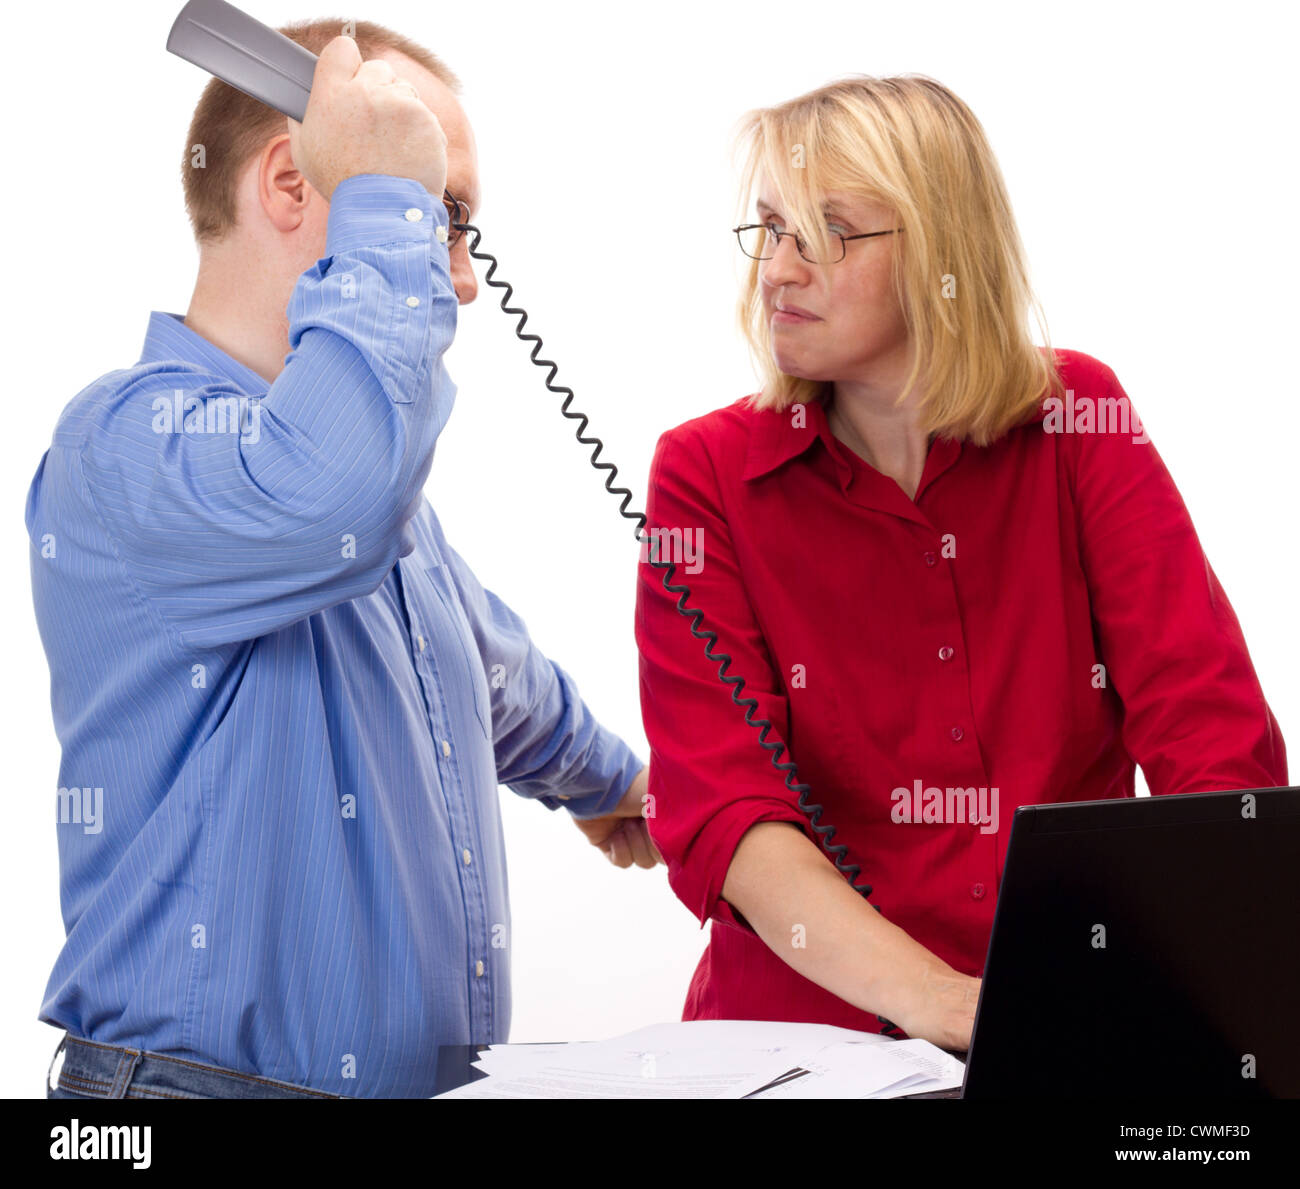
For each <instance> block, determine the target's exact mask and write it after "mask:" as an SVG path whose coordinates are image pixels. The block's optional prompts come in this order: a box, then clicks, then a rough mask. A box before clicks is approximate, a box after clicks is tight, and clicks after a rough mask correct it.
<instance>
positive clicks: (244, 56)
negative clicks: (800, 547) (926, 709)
mask: <svg viewBox="0 0 1300 1189" xmlns="http://www.w3.org/2000/svg"><path fill="white" fill-rule="evenodd" d="M167 49H168V51H169V52H170V53H173V54H176V55H177V56H178V57H181V58H184V59H185V60H186V61H187V62H192V63H193V64H194V65H195V66H198V67H200V68H201V69H203V70H206V71H207V72H208V73H209V74H213V75H216V77H217V78H219V79H221V80H222V81H223V82H225V83H229V84H230V85H231V86H232V87H235V88H236V89H238V90H240V91H243V92H245V93H246V94H248V95H251V96H252V97H253V98H254V99H258V100H260V101H261V102H262V103H265V104H266V105H267V106H268V107H272V108H274V109H275V110H276V111H279V112H283V113H284V114H285V115H286V116H290V117H292V118H293V119H295V120H298V121H299V122H301V121H302V118H303V116H304V114H305V113H306V111H307V97H308V96H309V95H310V94H311V84H312V79H313V77H314V75H315V70H316V55H315V54H313V53H312V52H311V51H310V50H308V49H304V48H303V47H302V46H300V45H298V44H297V42H294V41H291V40H290V39H289V38H287V37H285V36H284V34H282V33H280V32H278V31H276V30H275V29H271V28H269V27H268V26H266V25H263V24H262V23H261V22H260V21H257V20H254V18H252V17H251V16H249V15H248V14H247V13H245V12H242V11H240V10H239V9H238V8H236V7H235V6H234V5H233V4H227V3H225V0H189V3H188V4H186V5H185V7H184V8H183V9H181V11H180V13H179V15H178V16H177V17H176V20H175V22H174V24H173V25H172V29H171V33H170V34H169V35H168V38H167ZM461 205H462V206H463V205H464V204H461ZM466 213H467V214H468V210H467V211H466ZM452 226H453V228H454V229H455V230H457V231H462V232H467V233H468V234H469V235H470V236H471V239H470V242H469V254H470V255H471V256H472V257H474V259H476V260H483V261H486V262H487V264H488V269H487V272H486V274H485V275H484V278H483V279H484V281H485V282H486V283H487V284H489V285H491V286H493V287H494V288H496V289H503V290H505V292H504V293H502V295H501V302H500V306H501V309H502V311H504V312H505V313H507V314H510V315H515V316H517V318H518V321H517V322H516V323H515V328H514V330H515V335H516V337H518V338H519V339H521V340H522V341H523V342H526V343H528V342H531V343H532V344H533V346H532V350H531V351H530V352H529V357H530V358H531V360H532V362H533V363H535V364H536V365H537V366H538V367H544V368H549V369H550V372H549V374H548V375H547V376H546V378H545V380H544V381H543V382H544V383H545V385H546V387H547V389H548V390H549V391H550V392H553V393H555V394H556V395H557V396H563V397H564V400H563V402H562V403H561V405H560V412H561V414H562V415H563V416H565V417H567V418H569V419H570V420H574V421H577V422H578V423H579V424H578V425H577V426H576V427H575V430H574V435H575V437H576V438H577V439H578V441H579V442H580V443H581V444H582V445H584V446H591V447H593V449H592V451H591V456H590V459H589V461H590V462H591V465H592V466H593V467H594V468H595V469H596V470H598V471H608V472H609V473H608V474H607V475H606V476H605V490H606V491H608V492H609V493H610V495H614V496H621V497H622V499H621V500H620V502H619V515H620V516H622V517H623V518H624V519H626V520H632V521H635V522H636V538H637V541H638V542H639V543H642V544H645V543H646V542H647V541H648V538H647V536H646V534H645V524H646V517H645V514H644V513H641V512H629V511H628V510H627V506H628V503H629V502H630V501H631V499H632V493H631V491H629V490H628V489H627V488H626V487H615V486H614V485H613V484H614V480H615V478H616V477H617V475H618V468H617V467H616V466H615V465H614V464H613V463H612V462H601V461H600V454H601V451H602V450H604V448H605V444H604V442H602V441H601V440H600V439H599V438H597V437H586V436H584V435H585V434H586V430H587V418H586V416H585V415H584V414H582V413H579V412H577V411H576V410H572V411H571V410H570V408H569V405H570V404H571V403H572V401H573V389H572V388H567V387H565V386H564V385H562V384H555V383H554V382H553V381H554V379H555V376H556V373H557V372H558V371H559V368H558V367H557V366H556V364H555V363H554V362H552V361H551V360H549V359H539V358H538V352H539V351H541V349H542V340H541V338H540V337H539V336H537V335H535V334H526V333H525V332H524V326H525V325H526V324H527V322H528V314H527V312H526V311H525V310H523V309H521V308H519V307H516V306H511V305H509V304H508V303H509V301H510V299H511V297H512V296H513V294H514V288H513V287H512V286H511V285H510V284H508V283H507V282H505V281H502V280H498V279H496V277H495V273H496V270H497V260H496V257H495V256H493V255H491V254H490V253H488V252H480V251H479V250H478V245H479V239H480V238H481V236H480V233H479V229H478V228H477V227H475V226H474V225H473V224H472V223H453V225H452ZM656 543H657V542H649V548H648V549H647V555H648V556H647V560H648V562H649V564H650V565H652V566H654V567H655V568H656V569H659V570H661V571H662V572H663V577H662V581H663V587H664V590H666V591H668V592H669V593H670V594H675V595H678V596H679V597H678V599H677V604H676V609H677V612H678V613H679V614H680V615H682V616H684V617H685V618H686V619H688V620H690V621H691V622H690V625H689V630H690V633H691V635H692V636H694V637H695V638H696V639H697V640H703V641H704V642H705V644H704V655H705V656H706V657H707V658H708V659H709V660H711V661H714V662H716V663H717V664H718V679H719V680H720V681H722V682H723V683H724V684H725V685H729V686H731V687H732V688H731V700H732V702H734V703H735V704H736V706H737V707H739V708H740V709H742V710H744V711H745V722H746V723H747V724H748V725H749V726H751V727H753V728H755V730H757V731H758V744H759V746H760V747H762V748H764V749H765V750H766V751H767V752H768V753H769V756H768V758H769V759H770V760H771V763H772V766H773V767H774V768H775V769H776V770H777V771H778V772H783V773H784V774H785V786H786V788H787V789H789V790H790V791H791V792H792V793H795V794H796V795H797V797H798V805H799V808H800V810H802V812H803V813H804V814H805V815H806V816H807V818H808V819H809V822H810V824H811V825H812V828H813V830H814V831H815V832H816V833H817V835H818V837H819V839H820V841H821V845H822V849H823V850H825V851H826V853H827V854H828V855H829V856H830V857H831V859H832V861H833V862H834V864H835V868H836V870H837V871H839V872H841V873H842V874H843V875H844V876H846V877H847V879H848V881H849V884H850V886H852V888H853V890H854V891H855V892H857V893H859V894H860V895H861V896H863V897H864V898H865V897H869V896H870V895H871V885H870V884H865V883H863V884H859V883H855V882H854V881H855V880H856V879H857V877H858V875H859V874H860V873H861V870H862V869H861V868H860V867H859V866H858V865H857V864H856V863H848V862H845V856H846V855H847V854H848V847H847V846H845V845H844V844H843V843H836V844H832V839H833V838H834V837H835V827H834V826H832V825H830V824H828V823H826V824H823V823H822V820H821V817H822V812H823V807H822V806H820V805H815V804H813V803H812V802H811V801H810V800H809V799H808V796H809V793H811V791H812V790H811V788H810V787H809V786H808V785H806V784H803V783H801V782H800V781H799V780H798V771H799V770H798V768H797V767H796V765H795V763H794V761H793V760H787V761H786V762H785V763H782V762H781V756H782V755H783V754H784V752H785V744H783V743H780V742H778V741H775V740H773V741H771V742H769V741H768V738H767V736H768V733H769V732H770V731H771V729H772V723H771V720H769V719H766V718H755V717H754V711H755V710H756V709H757V708H758V700H757V699H756V698H742V697H741V696H740V694H741V692H742V691H743V690H744V688H745V679H744V678H743V677H739V676H737V675H735V674H728V672H727V669H728V667H729V666H730V664H731V657H730V656H729V655H728V654H727V653H725V652H715V651H714V645H716V644H717V642H718V634H717V633H716V632H713V631H709V630H701V629H700V621H701V620H702V619H703V618H704V612H703V611H701V610H700V609H699V608H689V607H687V606H686V600H687V599H688V598H689V597H690V594H691V591H690V587H688V586H686V585H684V584H676V585H674V584H673V581H672V579H673V574H674V571H675V570H676V568H677V567H676V565H675V564H674V563H673V562H671V561H661V560H659V558H658V557H656V556H653V554H655V553H656V552H657V550H656V549H655V548H654V546H655V544H656ZM872 907H873V908H874V909H875V910H876V911H877V912H879V911H880V906H879V905H878V904H873V905H872ZM876 1018H877V1019H878V1020H879V1021H880V1023H881V1025H882V1026H883V1030H884V1031H886V1032H896V1031H899V1029H898V1028H897V1026H896V1025H894V1024H891V1023H890V1022H889V1021H888V1020H886V1019H885V1018H884V1017H883V1016H877V1017H876Z"/></svg>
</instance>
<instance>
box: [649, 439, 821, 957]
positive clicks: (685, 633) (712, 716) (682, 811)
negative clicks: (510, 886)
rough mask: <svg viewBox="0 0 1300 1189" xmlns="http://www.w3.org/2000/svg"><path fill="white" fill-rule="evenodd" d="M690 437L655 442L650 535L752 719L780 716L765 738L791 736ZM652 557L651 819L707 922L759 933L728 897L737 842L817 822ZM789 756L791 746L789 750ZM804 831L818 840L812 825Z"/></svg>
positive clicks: (685, 896) (682, 890)
mask: <svg viewBox="0 0 1300 1189" xmlns="http://www.w3.org/2000/svg"><path fill="white" fill-rule="evenodd" d="M687 432H689V431H687ZM682 433H683V431H682V430H680V429H679V430H676V431H670V432H668V433H665V434H664V435H663V436H662V437H660V439H659V442H658V444H657V446H656V448H655V455H654V460H653V462H652V463H651V467H650V483H649V493H648V498H647V508H646V514H647V522H646V527H647V531H648V532H649V533H653V532H654V530H656V529H663V530H665V532H664V534H663V536H662V538H661V539H662V540H663V541H664V548H663V550H662V551H661V552H660V558H661V560H664V561H677V562H678V564H677V566H676V569H675V571H674V573H673V577H672V580H671V581H672V584H673V585H682V584H685V585H686V586H688V587H689V588H690V595H689V596H688V598H687V600H686V606H687V607H688V608H698V609H700V610H701V611H703V613H704V615H703V619H701V620H700V621H699V624H698V627H697V629H696V630H698V631H713V632H716V633H717V636H718V639H717V642H716V644H714V645H713V646H712V648H711V651H713V652H714V653H726V654H728V655H730V656H731V658H732V662H731V664H730V666H729V667H728V669H727V674H728V676H739V677H742V678H744V681H745V685H744V689H743V690H742V691H741V693H740V697H742V698H748V697H752V698H755V699H757V701H758V706H757V707H756V708H755V710H754V714H753V717H754V718H756V719H758V718H766V719H768V720H770V721H771V723H772V729H771V731H769V732H768V735H767V741H768V742H772V741H779V742H781V743H785V741H786V737H787V729H788V722H789V718H788V706H787V702H786V697H785V694H784V692H783V690H782V688H781V683H780V682H779V681H778V679H777V677H776V674H775V671H774V668H773V665H772V661H771V658H770V656H769V654H768V650H767V646H766V643H765V641H764V639H763V635H762V632H761V631H760V629H759V626H758V622H757V620H756V618H755V615H754V611H753V609H752V607H751V605H750V602H749V598H748V596H747V594H746V592H745V586H744V581H743V576H742V574H741V572H740V567H739V565H738V563H737V559H736V555H735V551H734V548H733V545H732V540H731V534H730V532H729V531H728V525H727V520H726V517H725V514H724V513H723V511H722V501H721V499H720V498H719V491H718V483H717V479H716V476H715V474H714V470H713V466H712V464H711V462H710V460H709V457H708V455H707V453H706V451H705V449H704V447H703V445H702V444H699V442H698V439H693V440H692V439H691V438H688V437H684V436H674V435H682ZM669 530H684V531H687V532H689V533H690V534H691V536H690V537H689V538H688V539H689V540H690V541H691V542H692V545H693V546H694V547H695V549H696V550H698V552H697V554H695V555H693V556H692V555H691V554H684V553H681V552H675V553H674V552H670V551H669V548H670V546H669V543H670V542H671V541H673V540H676V539H679V538H675V537H673V536H672V535H671V533H670V532H669ZM646 554H647V550H646V548H645V546H643V547H642V560H641V561H640V562H639V564H638V567H637V570H638V577H637V598H636V640H637V645H638V647H639V649H640V685H641V711H642V717H643V719H644V723H645V732H646V738H647V740H648V741H649V744H650V775H649V795H650V798H651V802H650V805H651V806H652V812H650V813H647V825H648V827H649V830H650V835H651V837H652V838H653V839H654V842H655V845H656V846H657V847H658V848H659V851H660V853H661V854H662V855H663V857H664V860H665V862H666V863H667V866H668V881H669V884H670V885H671V887H672V889H673V891H674V892H675V893H676V894H677V896H678V897H679V898H680V899H681V900H682V902H683V903H684V904H685V905H686V906H687V907H688V908H689V909H690V910H691V911H692V912H693V913H695V915H696V916H697V917H698V918H699V920H700V923H701V926H703V924H704V923H705V922H707V921H708V920H710V919H713V920H718V921H721V922H723V923H724V924H726V925H730V926H733V927H735V928H739V929H742V930H744V931H746V932H749V933H751V934H752V933H753V932H754V930H753V929H752V928H751V926H750V925H749V923H748V922H747V921H746V920H745V919H744V917H743V916H741V915H740V914H738V913H736V912H734V911H733V910H732V908H731V906H730V905H728V904H727V902H726V901H725V900H722V899H721V898H720V897H721V893H722V884H723V880H724V879H725V877H726V874H727V869H728V867H729V866H730V865H731V858H732V855H733V853H734V852H735V849H736V846H737V844H738V843H739V842H740V839H741V837H742V835H744V833H745V832H746V831H747V830H748V829H749V828H750V827H751V826H753V825H755V824H756V823H758V822H764V821H789V822H795V823H797V824H799V825H805V823H806V822H807V819H806V818H805V817H804V815H803V813H802V812H801V811H800V810H799V808H798V800H797V797H796V796H795V794H794V793H792V792H790V791H789V790H788V789H787V788H786V787H785V781H784V775H783V773H781V772H778V771H777V770H776V769H775V768H774V767H773V765H772V762H771V759H770V758H769V756H770V753H769V752H768V751H767V750H765V749H764V748H763V747H761V746H760V745H759V730H758V729H757V728H755V727H752V726H750V725H749V724H748V723H746V721H745V711H744V709H742V708H741V707H738V706H737V705H735V703H734V702H732V700H731V691H732V689H733V688H734V687H733V686H731V685H727V684H725V683H724V682H722V681H721V680H720V679H719V677H718V668H719V662H716V661H710V660H709V659H708V658H707V657H706V656H705V652H704V650H705V641H703V640H700V639H697V638H696V637H695V636H693V635H692V634H691V630H690V629H691V622H692V621H691V619H689V618H688V617H686V616H684V615H682V614H681V613H680V612H679V611H678V610H677V600H678V598H679V597H680V596H679V595H678V594H671V593H669V592H668V591H666V590H665V589H664V586H663V573H664V570H663V569H662V568H660V567H657V566H653V565H651V564H650V562H649V561H648V560H646ZM697 563H698V564H697ZM692 569H698V573H691V572H689V571H690V570H692ZM788 758H789V753H788V752H787V753H785V754H784V755H783V756H782V759H783V760H785V759H788ZM805 834H807V835H808V836H809V837H815V836H814V835H813V834H812V832H811V829H810V828H807V827H806V828H805Z"/></svg>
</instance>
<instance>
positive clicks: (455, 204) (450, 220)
mask: <svg viewBox="0 0 1300 1189" xmlns="http://www.w3.org/2000/svg"><path fill="white" fill-rule="evenodd" d="M442 205H443V206H445V207H446V208H447V251H449V252H450V251H451V249H452V248H454V247H455V246H456V245H457V244H458V243H459V242H460V237H461V236H462V235H464V234H465V233H464V231H458V230H457V229H456V224H457V223H468V222H469V207H468V206H466V205H465V204H464V203H463V202H461V200H460V199H459V198H457V197H456V196H455V195H454V194H453V193H452V192H451V191H450V190H444V191H443V192H442Z"/></svg>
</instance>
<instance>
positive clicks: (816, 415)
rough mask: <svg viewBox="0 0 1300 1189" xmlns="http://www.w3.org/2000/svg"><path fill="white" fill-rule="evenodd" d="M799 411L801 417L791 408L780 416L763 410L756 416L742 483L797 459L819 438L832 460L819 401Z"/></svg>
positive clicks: (823, 415) (827, 433)
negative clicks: (801, 411)
mask: <svg viewBox="0 0 1300 1189" xmlns="http://www.w3.org/2000/svg"><path fill="white" fill-rule="evenodd" d="M802 408H803V414H802V416H796V413H797V412H798V410H797V409H796V408H795V407H794V406H791V407H790V408H788V409H785V410H784V411H782V412H776V411H774V410H771V409H765V410H763V411H762V412H760V413H759V414H758V415H757V417H756V418H755V420H754V426H753V429H752V431H751V432H750V435H749V453H748V454H747V455H746V457H745V469H744V471H743V472H742V474H741V478H742V479H757V478H759V477H761V476H763V475H767V474H770V473H771V472H772V471H774V470H776V468H777V467H779V466H781V465H782V464H783V463H786V462H789V461H790V459H792V458H797V457H798V456H799V455H800V454H802V453H803V452H804V451H805V450H807V449H808V447H809V446H811V445H812V444H813V443H814V442H815V441H817V440H818V439H819V438H820V439H821V441H822V442H823V444H824V445H825V446H826V448H827V449H828V450H830V451H831V455H832V457H835V451H834V448H833V447H832V446H831V444H830V438H831V432H830V427H829V426H828V424H827V421H826V410H825V409H824V408H823V407H822V402H821V400H820V399H817V400H810V401H808V402H807V404H805V405H803V406H802Z"/></svg>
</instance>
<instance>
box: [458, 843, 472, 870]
mask: <svg viewBox="0 0 1300 1189" xmlns="http://www.w3.org/2000/svg"><path fill="white" fill-rule="evenodd" d="M460 857H461V861H462V862H463V863H464V864H465V866H466V867H468V866H469V859H470V855H469V847H466V848H465V849H464V850H463V851H461V852H460Z"/></svg>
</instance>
